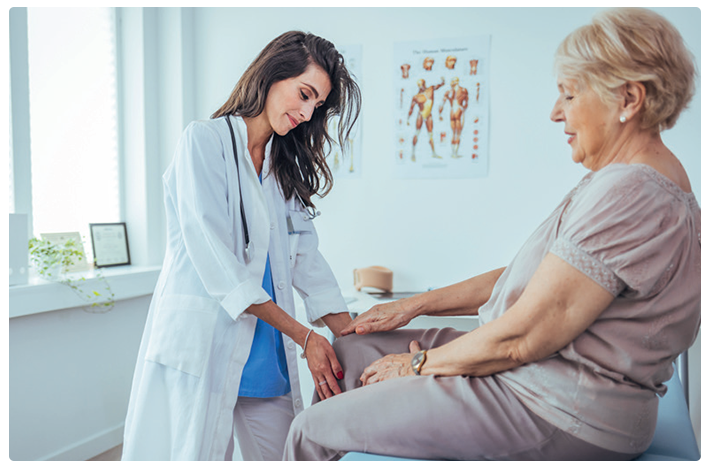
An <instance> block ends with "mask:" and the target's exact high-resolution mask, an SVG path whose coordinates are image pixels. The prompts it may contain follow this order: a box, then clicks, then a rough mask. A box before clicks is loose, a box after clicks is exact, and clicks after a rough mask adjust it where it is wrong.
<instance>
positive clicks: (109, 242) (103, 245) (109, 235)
mask: <svg viewBox="0 0 709 468" xmlns="http://www.w3.org/2000/svg"><path fill="white" fill-rule="evenodd" d="M89 229H90V230H91V247H93V250H94V264H95V265H96V266H97V267H111V266H120V265H130V251H129V249H128V231H127V230H126V223H91V224H89Z"/></svg>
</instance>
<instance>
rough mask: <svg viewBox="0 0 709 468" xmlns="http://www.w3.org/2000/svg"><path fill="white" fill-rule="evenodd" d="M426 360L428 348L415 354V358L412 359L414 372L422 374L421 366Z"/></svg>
mask: <svg viewBox="0 0 709 468" xmlns="http://www.w3.org/2000/svg"><path fill="white" fill-rule="evenodd" d="M425 362H426V350H425V349H424V350H421V351H419V352H418V353H416V354H414V357H413V359H411V367H412V368H413V369H414V374H416V375H421V368H422V367H423V364H424V363H425Z"/></svg>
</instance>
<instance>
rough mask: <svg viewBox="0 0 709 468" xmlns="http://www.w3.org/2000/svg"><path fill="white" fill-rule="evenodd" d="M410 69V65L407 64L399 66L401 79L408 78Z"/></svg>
mask: <svg viewBox="0 0 709 468" xmlns="http://www.w3.org/2000/svg"><path fill="white" fill-rule="evenodd" d="M410 69H411V65H409V64H408V63H405V64H403V65H402V66H401V77H402V78H408V77H409V70H410Z"/></svg>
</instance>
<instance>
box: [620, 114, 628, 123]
mask: <svg viewBox="0 0 709 468" xmlns="http://www.w3.org/2000/svg"><path fill="white" fill-rule="evenodd" d="M626 120H628V119H626V118H625V116H624V115H621V116H620V123H625V121H626Z"/></svg>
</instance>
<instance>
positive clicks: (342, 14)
mask: <svg viewBox="0 0 709 468" xmlns="http://www.w3.org/2000/svg"><path fill="white" fill-rule="evenodd" d="M594 11H596V10H595V9H586V8H570V9H517V8H511V9H495V8H489V9H488V8H484V9H477V8H469V9H448V8H446V9H426V10H419V9H340V8H337V9H292V10H291V9H280V8H279V9H268V10H262V9H243V8H237V9H220V8H217V9H197V10H195V12H194V14H195V26H194V27H195V34H194V37H195V50H196V51H198V52H197V54H196V60H195V70H196V77H195V94H196V103H197V116H198V117H199V118H207V117H208V116H209V115H210V114H211V113H212V112H214V111H215V110H216V109H217V108H218V107H219V106H220V105H221V104H222V103H223V102H224V101H225V100H226V98H227V96H228V94H229V93H230V91H231V89H232V88H233V86H234V84H235V82H236V80H237V79H238V77H239V75H240V74H241V73H242V72H243V70H244V69H245V68H246V66H248V64H249V63H250V61H251V60H252V59H253V58H254V57H255V55H256V54H257V53H258V51H259V50H260V49H261V48H262V47H263V46H264V45H265V44H266V43H267V42H268V41H269V40H270V39H272V38H273V37H275V36H276V35H278V34H280V33H281V32H284V31H286V30H288V29H303V30H306V31H310V32H313V33H316V34H319V35H322V36H324V37H326V38H328V39H330V40H331V41H333V42H334V43H335V44H336V45H337V44H342V45H347V44H357V43H359V44H362V45H363V73H362V74H363V76H362V78H361V86H362V90H363V97H364V99H363V112H362V117H361V118H362V125H363V129H362V130H363V132H362V133H363V164H362V166H363V176H362V178H361V179H355V180H351V179H350V180H339V181H336V183H335V187H334V189H333V190H332V192H331V193H330V195H328V197H327V198H325V199H324V200H322V201H321V202H320V203H318V208H319V209H321V211H322V212H323V215H322V217H321V218H319V219H318V223H317V225H318V230H319V232H320V233H321V247H322V251H323V252H324V253H325V255H326V257H327V258H328V260H329V261H330V264H331V266H332V267H333V270H334V271H335V274H336V275H337V278H338V280H339V281H340V283H341V286H343V287H346V286H350V285H351V283H352V269H353V268H356V267H362V266H369V265H384V266H387V267H389V268H391V269H392V270H394V287H395V289H397V290H421V289H425V288H428V287H438V286H443V285H446V284H449V283H451V282H454V281H458V280H461V279H464V278H467V277H468V276H470V275H473V274H476V273H480V272H483V271H486V270H488V269H492V268H496V267H498V266H502V265H504V264H506V263H507V262H509V261H510V260H511V258H512V256H513V255H514V254H515V253H516V251H517V249H518V248H519V247H520V245H521V244H522V242H523V241H524V240H525V239H526V238H527V236H528V235H529V234H530V233H531V231H532V230H533V229H534V228H535V227H536V226H537V225H538V224H539V223H540V222H541V221H542V220H543V219H544V218H545V217H546V216H547V215H548V214H549V212H550V211H551V210H552V209H553V208H554V207H555V206H556V205H557V204H558V202H559V201H560V200H561V198H562V196H563V195H564V194H566V192H568V190H569V189H571V188H572V187H573V186H574V185H575V184H576V183H577V182H578V180H579V179H580V178H581V177H582V175H583V174H585V169H583V168H582V167H580V166H576V165H574V164H573V162H572V161H571V159H570V151H569V148H568V145H567V144H566V137H565V136H564V134H563V127H562V124H554V123H553V122H551V121H550V120H549V113H550V111H551V107H552V105H553V103H554V101H555V99H556V95H557V90H556V81H555V77H554V76H553V75H552V70H551V69H552V56H553V53H554V51H555V49H556V46H557V45H558V44H559V42H560V41H561V40H562V39H563V38H564V37H565V36H566V35H567V34H568V33H569V32H571V31H572V30H573V29H575V28H576V27H578V26H580V25H582V24H585V23H587V22H588V21H589V19H590V17H591V16H592V14H593V12H594ZM662 12H663V13H664V14H666V16H668V17H669V18H670V19H671V20H672V21H673V22H674V23H675V24H676V25H677V26H678V27H680V29H681V30H682V32H683V33H684V35H685V38H686V39H687V40H688V41H689V44H690V46H691V47H692V49H693V50H694V52H695V54H696V56H697V58H699V32H700V21H699V10H698V9H685V10H680V11H678V10H674V9H669V10H662ZM364 25H366V28H365V27H364ZM365 29H366V31H367V32H366V33H364V32H363V31H364V30H365ZM475 34H490V35H491V36H492V46H491V66H490V69H491V75H490V82H491V99H490V101H491V106H490V120H491V124H490V128H491V130H490V170H489V176H488V177H485V178H477V179H462V180H459V179H458V180H400V179H395V178H393V170H392V169H393V157H391V155H393V154H394V150H393V143H394V141H393V138H392V133H393V122H392V120H393V119H392V118H391V109H392V102H393V96H392V89H393V86H392V84H391V82H392V79H393V77H394V73H393V71H396V70H397V68H396V67H397V65H396V64H395V63H394V62H393V44H394V42H397V41H409V40H423V39H426V38H440V37H459V36H465V35H475ZM699 135H700V133H699V96H697V98H696V99H695V101H694V102H693V106H692V108H691V109H690V110H689V112H687V113H686V114H685V115H684V116H683V117H682V118H681V120H680V122H679V124H678V128H677V129H676V130H672V131H671V132H667V134H666V140H667V142H668V144H669V146H670V147H671V148H672V149H673V150H674V151H675V152H676V154H677V155H678V156H679V157H680V158H681V159H682V161H683V163H684V164H685V166H686V168H687V170H688V172H689V173H690V177H691V180H692V185H693V187H694V190H695V192H696V193H697V195H698V196H699V195H701V193H700V173H699V168H700V162H699V154H700V146H699V145H700V138H699Z"/></svg>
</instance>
